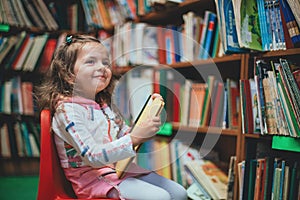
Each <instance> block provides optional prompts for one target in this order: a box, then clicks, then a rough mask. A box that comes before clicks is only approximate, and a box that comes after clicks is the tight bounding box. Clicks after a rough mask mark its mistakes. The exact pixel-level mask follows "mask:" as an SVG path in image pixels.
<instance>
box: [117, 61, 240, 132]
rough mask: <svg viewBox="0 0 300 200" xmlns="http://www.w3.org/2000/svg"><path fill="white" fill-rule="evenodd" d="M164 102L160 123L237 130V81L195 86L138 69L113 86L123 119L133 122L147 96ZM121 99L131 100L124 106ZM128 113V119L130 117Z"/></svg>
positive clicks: (169, 74)
mask: <svg viewBox="0 0 300 200" xmlns="http://www.w3.org/2000/svg"><path fill="white" fill-rule="evenodd" d="M152 93H160V94H161V95H162V97H163V98H164V100H165V102H166V104H165V112H163V114H162V118H163V120H166V121H168V122H177V123H180V124H181V125H183V126H190V127H200V126H202V127H206V126H213V127H222V128H230V129H236V128H237V127H238V115H239V112H240V109H239V106H240V104H239V97H240V94H239V88H238V84H237V82H236V81H234V80H232V79H227V80H226V82H225V83H223V81H222V80H218V79H217V78H216V77H215V76H209V77H208V78H207V82H206V83H205V82H204V81H203V82H195V81H192V80H191V79H186V78H184V77H182V76H181V75H180V74H179V73H178V72H176V71H175V70H172V69H155V68H151V67H137V68H134V69H132V70H130V71H129V72H127V73H125V74H124V75H123V76H122V78H121V79H120V81H119V83H118V84H117V86H116V92H115V94H116V95H115V99H116V100H115V101H116V104H117V105H118V107H119V109H120V110H121V112H122V113H123V114H124V117H125V118H127V119H135V117H136V116H137V114H138V113H139V109H140V108H141V106H142V105H143V102H144V101H145V99H147V95H149V94H152ZM123 99H130V100H131V99H134V101H130V103H129V105H126V104H125V103H124V101H123ZM129 113H131V116H130V114H129Z"/></svg>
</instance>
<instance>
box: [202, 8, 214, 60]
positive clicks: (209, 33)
mask: <svg viewBox="0 0 300 200" xmlns="http://www.w3.org/2000/svg"><path fill="white" fill-rule="evenodd" d="M216 26H217V15H216V14H215V13H210V15H209V18H208V22H207V30H206V37H205V40H204V45H203V51H202V56H201V58H200V59H208V58H210V56H211V54H210V52H211V51H210V47H211V43H213V41H214V32H215V29H216Z"/></svg>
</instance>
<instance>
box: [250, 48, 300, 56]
mask: <svg viewBox="0 0 300 200" xmlns="http://www.w3.org/2000/svg"><path fill="white" fill-rule="evenodd" d="M297 54H300V48H293V49H287V50H278V51H268V52H260V53H256V54H253V57H254V56H257V57H263V58H268V57H282V56H289V55H297Z"/></svg>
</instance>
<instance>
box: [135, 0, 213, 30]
mask: <svg viewBox="0 0 300 200" xmlns="http://www.w3.org/2000/svg"><path fill="white" fill-rule="evenodd" d="M200 5H205V7H206V8H207V9H210V10H215V4H214V2H213V1H211V0H189V1H185V2H183V3H180V4H175V6H159V8H160V9H159V10H154V11H152V12H150V13H148V14H146V15H144V16H140V17H139V20H138V21H139V22H147V23H150V24H156V25H158V24H164V25H166V24H174V20H176V19H179V18H181V16H182V14H184V13H187V12H188V11H194V12H198V13H199V12H201V11H202V12H203V9H199V6H200ZM180 23H182V19H181V22H180Z"/></svg>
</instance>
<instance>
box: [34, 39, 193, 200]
mask: <svg viewBox="0 0 300 200" xmlns="http://www.w3.org/2000/svg"><path fill="white" fill-rule="evenodd" d="M115 82H116V77H115V76H114V75H112V70H111V66H110V60H109V55H108V52H107V51H106V49H105V47H104V46H103V45H102V44H101V43H100V42H99V41H98V40H97V39H96V38H94V37H92V36H88V35H73V36H67V37H66V41H65V42H64V43H63V44H62V45H61V46H60V47H59V48H58V50H57V51H56V53H55V55H54V58H53V60H52V63H51V66H50V68H49V71H48V73H47V77H46V78H45V81H44V82H43V83H42V84H41V86H40V87H39V90H38V93H37V94H38V100H39V102H40V107H41V108H42V109H43V108H49V109H50V110H51V113H52V115H53V118H52V129H53V132H54V133H55V134H54V139H55V144H56V148H57V151H58V156H59V159H60V163H61V166H62V168H63V170H64V173H65V175H66V177H67V179H68V180H69V181H70V182H71V183H72V186H73V189H74V192H75V194H76V195H77V197H78V198H100V197H109V198H120V199H136V200H144V199H153V200H168V199H176V200H181V199H187V195H186V191H185V189H184V188H183V187H182V186H181V185H179V184H177V183H175V182H173V181H171V180H169V179H166V178H164V177H162V176H159V175H157V174H156V173H154V172H150V171H147V170H145V169H142V168H140V167H138V166H137V165H135V164H131V166H130V169H129V172H128V173H126V176H125V177H124V178H122V179H119V178H118V176H117V175H116V171H115V163H116V162H117V161H118V160H122V159H125V158H128V157H132V156H135V154H136V152H135V151H134V147H135V146H136V145H139V144H141V143H142V142H145V141H146V140H149V139H151V138H152V137H153V136H154V135H155V133H156V132H157V131H158V130H159V126H160V125H161V121H160V118H159V117H153V118H149V119H148V121H147V122H146V123H145V124H143V127H137V128H136V129H134V131H132V132H131V133H129V131H130V129H129V127H127V126H126V125H125V123H124V122H123V121H122V118H121V115H120V114H119V113H118V112H117V109H116V108H115V106H113V105H112V103H111V97H112V91H113V88H114V84H115ZM152 98H161V96H160V95H158V94H154V95H152Z"/></svg>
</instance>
